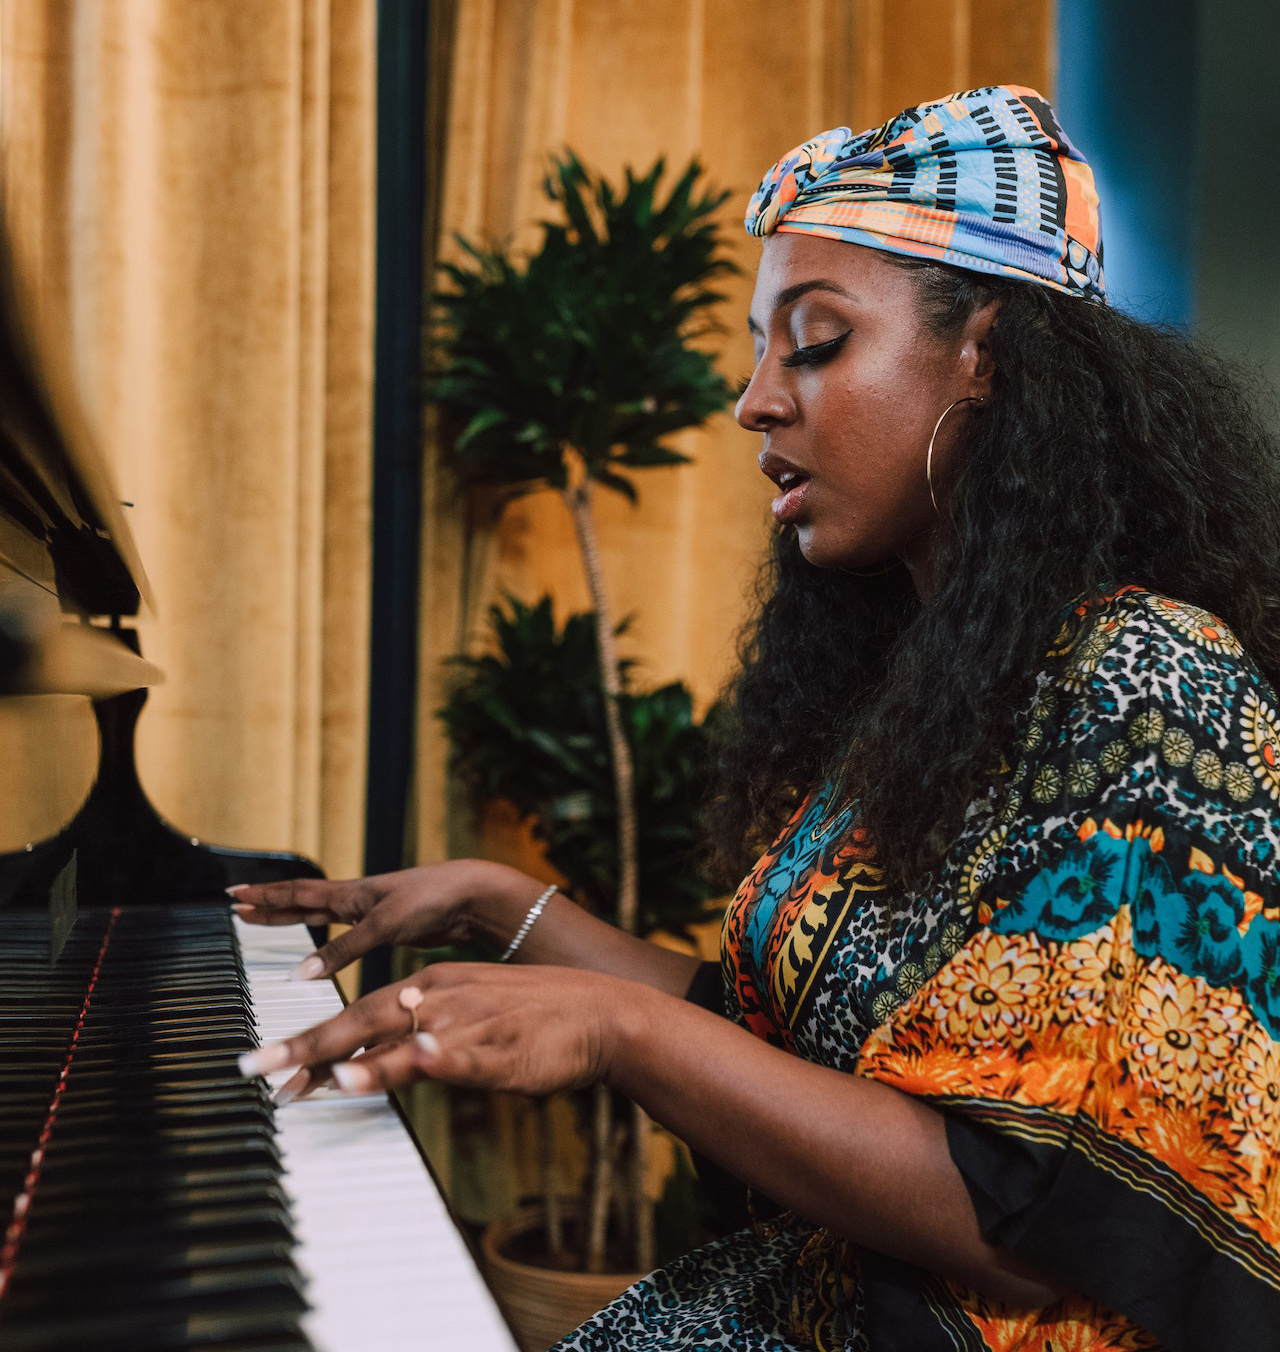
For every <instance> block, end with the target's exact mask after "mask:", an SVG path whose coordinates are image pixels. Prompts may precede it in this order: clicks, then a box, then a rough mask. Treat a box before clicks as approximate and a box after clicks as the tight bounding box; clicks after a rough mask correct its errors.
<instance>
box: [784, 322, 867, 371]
mask: <svg viewBox="0 0 1280 1352" xmlns="http://www.w3.org/2000/svg"><path fill="white" fill-rule="evenodd" d="M852 332H853V330H852V329H851V328H850V329H845V331H844V332H843V333H839V334H837V335H836V336H835V337H834V338H828V339H827V340H826V342H824V343H809V344H807V345H806V346H805V347H798V348H796V349H795V351H794V352H789V353H787V355H786V356H785V357H783V358H782V365H783V366H793V367H794V366H821V365H822V363H823V362H825V361H830V359H831V358H832V357H834V356H835V355H836V353H837V352H839V351H840V349H841V348H842V347H843V346H844V345H845V343H846V342H847V341H848V338H849V335H850V334H851V333H852Z"/></svg>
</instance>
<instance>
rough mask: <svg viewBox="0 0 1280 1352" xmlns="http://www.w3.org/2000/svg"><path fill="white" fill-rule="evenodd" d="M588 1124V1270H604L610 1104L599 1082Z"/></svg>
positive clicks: (609, 1176) (610, 1182)
mask: <svg viewBox="0 0 1280 1352" xmlns="http://www.w3.org/2000/svg"><path fill="white" fill-rule="evenodd" d="M593 1107H594V1108H595V1112H594V1114H593V1115H592V1124H591V1127H592V1129H591V1159H592V1164H593V1165H594V1168H593V1169H592V1173H591V1203H590V1210H589V1214H588V1216H587V1263H586V1266H587V1271H588V1272H603V1271H604V1246H605V1239H606V1236H607V1234H608V1229H609V1195H610V1193H612V1191H613V1151H612V1149H611V1145H612V1138H613V1104H612V1102H611V1101H610V1097H609V1089H608V1087H607V1086H606V1085H603V1084H598V1085H596V1087H595V1092H594V1097H593Z"/></svg>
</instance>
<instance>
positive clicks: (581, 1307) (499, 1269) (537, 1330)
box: [481, 1206, 644, 1352]
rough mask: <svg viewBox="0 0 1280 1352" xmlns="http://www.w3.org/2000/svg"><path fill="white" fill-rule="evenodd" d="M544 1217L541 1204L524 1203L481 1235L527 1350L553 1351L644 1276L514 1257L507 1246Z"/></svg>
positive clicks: (490, 1271)
mask: <svg viewBox="0 0 1280 1352" xmlns="http://www.w3.org/2000/svg"><path fill="white" fill-rule="evenodd" d="M566 1210H568V1208H566ZM569 1214H572V1213H571V1212H570V1213H569ZM543 1218H544V1209H543V1208H542V1207H541V1206H526V1207H521V1208H520V1210H518V1211H516V1212H515V1213H514V1214H512V1215H510V1216H506V1217H503V1218H502V1219H501V1220H497V1221H494V1222H493V1223H492V1224H491V1225H490V1226H489V1227H488V1229H487V1230H485V1232H484V1237H483V1239H482V1240H481V1250H482V1252H483V1255H484V1272H485V1277H486V1278H487V1279H488V1282H489V1286H490V1287H491V1288H492V1290H493V1294H494V1295H495V1296H496V1297H497V1300H498V1304H499V1305H500V1306H501V1307H502V1312H503V1314H505V1315H506V1317H507V1320H508V1322H509V1323H510V1324H511V1327H512V1328H513V1329H514V1330H515V1334H516V1339H517V1341H518V1342H519V1343H520V1346H521V1348H522V1349H523V1352H547V1349H548V1348H549V1347H551V1346H552V1345H553V1344H554V1343H556V1342H558V1341H559V1340H560V1339H561V1338H563V1337H564V1335H565V1334H566V1333H569V1332H571V1331H572V1330H573V1329H576V1328H577V1327H578V1325H579V1324H581V1323H582V1321H583V1320H584V1319H586V1318H587V1317H588V1316H589V1315H593V1314H595V1312H596V1311H597V1310H599V1309H602V1308H603V1307H604V1306H606V1305H607V1304H608V1303H609V1302H610V1301H611V1300H612V1299H613V1298H614V1296H616V1295H619V1294H620V1293H621V1292H623V1291H625V1290H626V1289H627V1287H628V1286H630V1285H631V1284H632V1282H636V1281H639V1280H640V1278H641V1277H642V1276H643V1275H644V1274H643V1273H640V1272H602V1273H590V1272H561V1271H558V1270H556V1269H554V1268H544V1267H538V1266H536V1265H535V1264H533V1263H522V1262H520V1261H519V1260H518V1259H515V1258H510V1257H508V1256H507V1254H506V1253H505V1252H504V1250H505V1249H506V1248H507V1247H508V1246H509V1245H510V1244H511V1242H512V1241H513V1240H515V1239H517V1238H519V1237H520V1236H521V1235H525V1234H527V1233H529V1231H531V1230H535V1229H538V1228H540V1227H541V1226H542V1224H543Z"/></svg>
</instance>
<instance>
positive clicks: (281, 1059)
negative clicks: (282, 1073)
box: [236, 1042, 295, 1080]
mask: <svg viewBox="0 0 1280 1352" xmlns="http://www.w3.org/2000/svg"><path fill="white" fill-rule="evenodd" d="M236 1064H237V1065H238V1066H239V1067H240V1074H241V1075H243V1076H244V1077H245V1079H246V1080H251V1079H253V1077H254V1076H255V1075H270V1074H271V1072H272V1071H273V1070H283V1069H284V1068H285V1067H286V1066H289V1065H293V1064H295V1063H294V1062H293V1061H292V1060H291V1059H290V1057H289V1049H288V1047H287V1046H286V1045H285V1043H283V1042H274V1043H272V1044H271V1046H269V1047H259V1048H258V1049H257V1051H253V1052H245V1053H244V1055H243V1056H241V1057H240V1059H239V1061H238V1062H237V1063H236Z"/></svg>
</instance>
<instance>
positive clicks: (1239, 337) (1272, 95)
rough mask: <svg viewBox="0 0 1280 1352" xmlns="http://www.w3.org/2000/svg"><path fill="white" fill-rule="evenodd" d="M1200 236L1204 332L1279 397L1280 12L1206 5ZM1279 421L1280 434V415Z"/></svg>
mask: <svg viewBox="0 0 1280 1352" xmlns="http://www.w3.org/2000/svg"><path fill="white" fill-rule="evenodd" d="M1196 38H1197V43H1196V78H1197V83H1198V86H1199V98H1198V101H1197V108H1198V118H1197V132H1198V135H1197V138H1196V142H1197V144H1196V149H1197V151H1198V156H1197V159H1198V188H1199V192H1198V198H1199V231H1198V248H1197V258H1196V270H1195V296H1196V310H1197V315H1196V319H1197V324H1196V327H1197V331H1198V332H1199V333H1200V334H1201V335H1202V336H1203V337H1205V338H1207V339H1208V340H1209V341H1210V342H1211V343H1213V344H1214V345H1215V346H1216V347H1218V348H1220V349H1221V350H1222V351H1223V352H1225V353H1227V354H1229V355H1230V356H1232V357H1234V358H1236V359H1237V360H1241V361H1244V362H1245V363H1246V364H1248V365H1249V366H1250V367H1252V368H1253V369H1255V370H1256V371H1259V372H1260V373H1261V374H1262V375H1263V376H1264V378H1265V379H1266V380H1267V381H1268V383H1269V385H1270V389H1271V391H1272V393H1273V394H1274V393H1275V392H1276V391H1280V266H1278V265H1277V263H1276V254H1275V231H1274V228H1273V225H1272V223H1273V222H1274V221H1275V220H1276V219H1277V215H1278V214H1280V169H1277V162H1276V155H1275V152H1274V150H1273V148H1272V146H1271V143H1270V141H1269V139H1268V137H1267V134H1266V131H1265V129H1266V128H1269V127H1274V126H1276V125H1277V119H1280V83H1278V82H1277V80H1276V73H1275V55H1276V52H1277V51H1280V6H1277V5H1276V4H1274V3H1273V0H1213V3H1212V4H1206V3H1201V5H1200V6H1199V22H1198V24H1197V28H1196ZM1273 418H1274V420H1275V425H1276V427H1277V430H1278V431H1280V416H1278V415H1276V414H1275V411H1274V409H1273Z"/></svg>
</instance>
